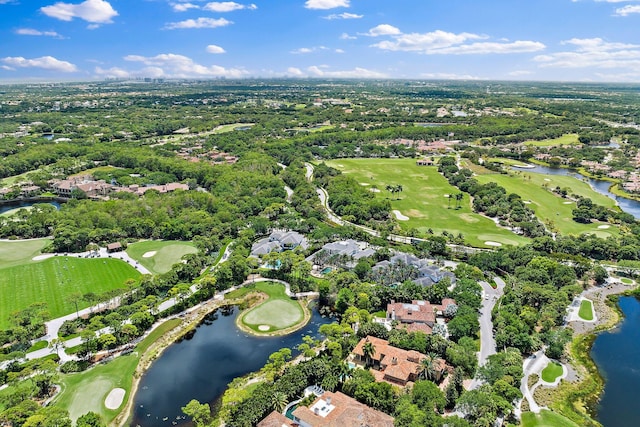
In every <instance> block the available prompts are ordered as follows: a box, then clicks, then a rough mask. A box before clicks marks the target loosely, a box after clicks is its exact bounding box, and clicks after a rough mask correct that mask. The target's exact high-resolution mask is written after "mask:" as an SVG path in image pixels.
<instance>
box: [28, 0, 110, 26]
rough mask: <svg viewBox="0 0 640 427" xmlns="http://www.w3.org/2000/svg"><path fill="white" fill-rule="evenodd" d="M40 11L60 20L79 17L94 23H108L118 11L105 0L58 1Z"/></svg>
mask: <svg viewBox="0 0 640 427" xmlns="http://www.w3.org/2000/svg"><path fill="white" fill-rule="evenodd" d="M40 11H41V12H42V13H44V14H45V15H47V16H50V17H52V18H56V19H60V20H61V21H71V20H72V19H73V18H80V19H83V20H85V21H87V22H92V23H94V24H110V23H111V22H113V21H112V20H111V18H114V17H116V16H118V12H116V11H115V9H114V8H113V7H111V4H110V3H109V2H108V1H105V0H85V1H83V2H82V3H78V4H73V3H63V2H58V3H56V4H53V5H51V6H45V7H42V8H40Z"/></svg>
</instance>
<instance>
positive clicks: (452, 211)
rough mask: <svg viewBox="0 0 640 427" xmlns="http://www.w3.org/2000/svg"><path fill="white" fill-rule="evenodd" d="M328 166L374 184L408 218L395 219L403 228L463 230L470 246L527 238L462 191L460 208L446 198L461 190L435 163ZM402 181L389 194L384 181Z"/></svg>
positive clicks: (341, 163)
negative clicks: (476, 207)
mask: <svg viewBox="0 0 640 427" xmlns="http://www.w3.org/2000/svg"><path fill="white" fill-rule="evenodd" d="M327 164H328V165H329V166H332V167H334V168H336V169H339V170H341V171H343V172H344V173H346V174H349V175H351V176H353V177H354V178H355V179H356V180H357V181H358V182H360V183H362V184H367V187H368V188H371V186H374V185H375V186H376V187H377V188H378V190H380V193H377V197H383V198H389V200H390V201H391V207H392V209H394V210H398V211H400V213H401V214H402V215H405V216H407V217H408V218H409V220H408V221H398V224H399V225H400V227H401V228H403V229H404V230H408V229H411V228H415V229H417V230H418V231H419V232H421V233H422V234H426V233H427V231H428V230H429V229H431V230H433V231H434V233H436V234H439V233H441V232H443V231H445V230H446V231H448V232H450V233H454V234H456V235H457V234H458V233H462V234H463V235H464V237H465V240H466V241H467V242H468V243H470V244H471V245H473V246H478V247H487V245H485V242H486V241H494V242H498V243H502V244H508V245H519V244H523V243H526V242H528V241H529V240H528V239H526V238H524V237H522V236H518V235H516V234H514V233H512V232H511V231H509V230H506V229H504V228H500V227H498V226H497V225H496V224H495V223H494V222H493V221H492V220H491V219H489V218H486V217H484V216H482V215H478V214H476V213H474V212H473V211H472V209H471V205H470V202H469V195H468V194H465V195H464V199H463V200H462V201H461V207H460V209H456V201H455V200H453V199H452V200H451V203H450V204H451V206H449V198H448V197H446V196H448V195H451V194H456V193H459V192H460V191H459V190H458V189H457V188H455V187H453V186H451V185H450V184H449V183H448V182H447V180H446V179H444V177H443V176H442V175H440V174H439V173H438V170H437V168H436V167H435V166H417V165H416V161H415V160H414V159H339V160H332V161H330V162H327ZM398 184H400V185H402V188H403V191H402V192H401V193H399V194H397V195H391V194H390V193H389V192H388V191H386V190H385V188H386V186H387V185H398Z"/></svg>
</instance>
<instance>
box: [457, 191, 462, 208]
mask: <svg viewBox="0 0 640 427" xmlns="http://www.w3.org/2000/svg"><path fill="white" fill-rule="evenodd" d="M463 197H464V193H458V194H456V202H457V205H456V209H460V202H461V201H462V198H463Z"/></svg>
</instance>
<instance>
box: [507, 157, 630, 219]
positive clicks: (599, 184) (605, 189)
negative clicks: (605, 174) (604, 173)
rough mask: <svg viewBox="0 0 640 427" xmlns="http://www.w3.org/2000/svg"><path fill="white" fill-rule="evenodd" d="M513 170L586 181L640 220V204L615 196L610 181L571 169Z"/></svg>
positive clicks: (545, 167) (540, 168)
mask: <svg viewBox="0 0 640 427" xmlns="http://www.w3.org/2000/svg"><path fill="white" fill-rule="evenodd" d="M513 170H517V171H521V172H535V173H542V174H548V175H566V176H573V177H575V178H577V179H579V180H581V181H585V182H587V183H589V185H590V186H591V188H593V189H594V190H595V191H597V192H598V193H600V194H604V195H605V196H607V197H609V198H611V199H613V200H615V201H616V202H617V203H618V206H620V209H622V211H623V212H626V213H628V214H631V215H633V216H634V217H635V218H636V219H640V202H638V201H637V200H632V199H627V198H626V197H620V196H616V195H615V194H613V193H612V192H610V191H609V187H611V185H612V183H611V182H609V181H603V180H601V179H594V178H588V177H585V176H583V175H581V174H579V173H578V172H575V171H573V170H571V169H563V168H550V167H547V166H539V165H536V166H535V167H533V168H527V169H523V168H513Z"/></svg>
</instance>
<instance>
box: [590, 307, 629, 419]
mask: <svg viewBox="0 0 640 427" xmlns="http://www.w3.org/2000/svg"><path fill="white" fill-rule="evenodd" d="M618 304H619V305H620V309H621V310H622V312H623V313H624V316H625V318H624V320H623V321H622V323H621V324H620V325H618V327H616V328H615V329H613V330H611V331H608V332H605V333H602V334H600V335H598V336H597V337H596V339H595V341H594V343H593V347H592V348H591V357H592V358H593V360H594V361H595V363H596V365H597V366H598V370H599V371H600V374H601V375H602V376H603V378H604V379H605V386H604V393H603V394H602V396H601V400H600V402H599V403H598V408H597V417H596V419H597V420H598V421H599V422H601V423H602V425H603V426H605V427H628V426H634V425H635V426H637V425H639V424H640V405H638V400H639V399H640V388H639V387H638V386H639V385H640V301H639V300H638V299H636V298H634V297H621V298H620V300H619V301H618Z"/></svg>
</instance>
